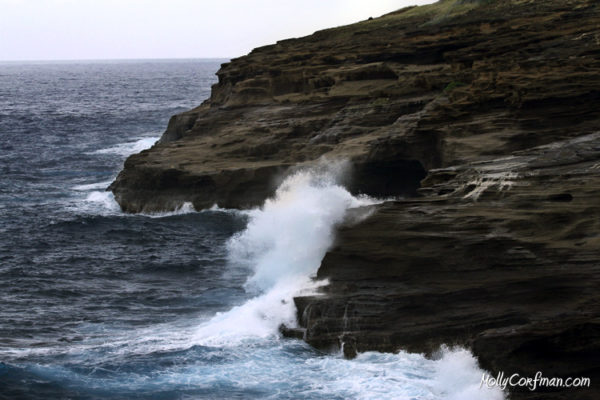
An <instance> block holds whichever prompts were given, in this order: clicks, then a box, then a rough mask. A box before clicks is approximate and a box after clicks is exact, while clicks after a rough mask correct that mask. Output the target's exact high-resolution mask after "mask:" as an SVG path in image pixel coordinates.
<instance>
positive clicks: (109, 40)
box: [0, 0, 434, 61]
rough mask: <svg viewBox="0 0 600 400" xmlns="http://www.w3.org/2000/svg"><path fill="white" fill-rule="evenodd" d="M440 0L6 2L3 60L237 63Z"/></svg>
mask: <svg viewBox="0 0 600 400" xmlns="http://www.w3.org/2000/svg"><path fill="white" fill-rule="evenodd" d="M433 2H434V0H301V1H287V0H279V1H277V0H246V1H244V0H213V1H202V0H0V60H2V61H6V60H69V59H112V58H197V57H224V58H229V57H237V56H241V55H243V54H246V53H248V52H249V51H250V50H251V49H253V48H254V47H257V46H261V45H265V44H270V43H274V42H276V41H277V40H280V39H286V38H290V37H299V36H305V35H308V34H311V33H313V32H314V31H316V30H319V29H324V28H329V27H333V26H339V25H345V24H348V23H352V22H357V21H360V20H364V19H366V18H368V17H370V16H373V17H377V16H379V15H381V14H385V13H387V12H390V11H393V10H396V9H399V8H402V7H405V6H407V5H412V4H428V3H433Z"/></svg>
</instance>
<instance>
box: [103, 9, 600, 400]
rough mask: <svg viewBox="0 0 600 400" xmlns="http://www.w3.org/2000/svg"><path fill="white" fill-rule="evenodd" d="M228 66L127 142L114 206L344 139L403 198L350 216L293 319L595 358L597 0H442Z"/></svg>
mask: <svg viewBox="0 0 600 400" xmlns="http://www.w3.org/2000/svg"><path fill="white" fill-rule="evenodd" d="M218 76H219V82H218V83H217V84H216V85H215V86H214V87H213V90H212V95H211V98H210V99H209V100H207V101H206V102H204V103H203V104H202V105H201V106H199V107H198V108H196V109H193V110H190V111H188V112H185V113H183V114H180V115H178V116H175V117H173V118H172V119H171V121H170V123H169V126H168V128H167V131H166V132H165V134H164V135H163V137H162V139H161V141H160V142H159V143H158V144H157V145H155V146H154V147H153V148H152V149H150V150H147V151H144V152H142V153H140V154H137V155H134V156H131V157H130V158H129V159H128V160H127V161H126V163H125V168H124V170H123V171H122V172H121V173H120V174H119V176H118V178H117V180H116V181H115V182H114V183H113V184H112V185H111V187H110V189H111V190H112V191H113V192H114V194H115V197H116V199H117V200H118V201H119V203H120V204H121V207H122V208H123V210H125V211H129V212H140V211H156V210H168V209H173V208H176V207H177V206H179V205H181V204H182V203H183V202H184V201H191V202H192V203H193V204H194V206H195V207H196V208H205V207H210V206H212V205H213V204H214V203H218V204H219V205H220V206H223V207H249V206H254V205H257V204H260V203H262V201H263V200H264V199H265V198H266V197H268V196H269V195H271V194H272V193H273V190H274V188H275V187H276V186H277V183H278V181H279V180H280V179H281V177H282V176H283V175H284V174H285V173H286V172H289V170H290V169H293V168H298V167H302V166H307V165H312V164H314V163H315V162H317V161H318V160H319V159H323V158H326V159H348V160H350V161H351V163H352V166H353V169H352V174H351V176H350V177H348V180H347V182H345V183H346V185H347V186H348V187H349V188H350V189H351V190H352V191H353V192H356V193H358V192H362V193H368V194H371V195H374V196H399V195H402V196H403V198H404V199H403V200H397V201H394V202H387V203H385V204H383V205H381V206H377V207H375V209H374V211H373V214H372V216H371V217H370V218H368V219H366V220H365V221H363V222H361V223H360V224H358V225H355V226H346V227H342V228H341V229H340V233H339V239H338V242H337V243H338V244H337V246H336V247H335V248H333V249H332V250H331V251H330V252H329V253H328V254H327V256H326V257H325V259H324V261H323V264H322V266H321V269H320V271H319V277H328V278H329V279H330V281H331V284H330V285H329V286H328V287H327V288H326V289H325V291H326V296H321V297H304V298H298V299H296V303H297V306H298V309H299V321H300V324H301V325H302V326H303V330H297V331H292V330H285V329H284V331H285V332H286V333H287V334H291V335H302V336H303V337H304V338H305V339H306V340H307V341H308V342H309V343H311V344H313V345H315V346H317V347H321V348H330V347H332V346H334V347H337V346H340V345H342V344H344V351H345V352H346V354H347V355H348V356H352V354H353V353H354V352H355V351H364V350H368V349H378V350H385V351H393V350H396V349H398V348H406V349H409V350H415V351H431V350H433V349H435V348H436V347H437V346H439V344H441V343H457V344H463V345H468V346H470V347H471V348H472V349H473V350H474V352H475V354H476V355H477V356H478V357H479V359H480V361H481V363H482V364H483V366H484V367H486V368H488V369H490V370H492V371H500V370H502V371H506V372H507V373H512V372H520V373H522V374H525V375H527V376H533V375H534V374H535V372H536V371H538V370H540V371H543V372H544V374H545V375H560V376H593V378H592V382H594V377H595V378H599V377H600V376H599V375H600V365H599V364H598V360H599V359H600V342H599V341H600V329H599V327H600V317H599V316H600V313H599V311H600V296H599V295H598V294H597V293H598V288H599V283H600V282H599V279H600V278H599V272H600V271H599V268H600V239H599V237H600V236H599V232H600V222H599V221H600V206H599V204H600V203H599V201H598V199H599V198H600V133H599V132H600V113H599V111H598V110H599V104H600V101H599V100H600V4H598V2H597V1H595V0H560V1H559V0H547V1H533V0H497V1H493V0H480V1H477V0H473V1H467V0H445V1H441V2H439V3H436V4H434V5H431V6H424V7H416V8H408V9H403V10H400V11H397V12H394V13H391V14H388V15H385V16H383V17H381V18H376V19H373V20H368V21H364V22H360V23H358V24H354V25H349V26H345V27H340V28H335V29H329V30H324V31H320V32H317V33H315V34H313V35H311V36H308V37H305V38H301V39H291V40H285V41H281V42H278V43H277V44H275V45H271V46H266V47H262V48H258V49H255V50H254V51H252V52H251V53H250V54H249V55H247V56H245V57H241V58H238V59H234V60H232V61H231V62H230V63H228V64H224V65H223V66H222V68H221V70H220V71H219V72H218ZM596 386H597V385H596ZM536 393H537V394H536ZM594 394H597V393H594V386H592V390H591V391H587V392H586V391H581V390H580V391H576V392H575V391H573V389H571V390H567V391H557V392H552V393H541V392H539V391H536V392H535V393H533V394H527V393H520V394H519V393H515V394H514V396H520V397H531V398H540V399H541V398H544V399H546V398H563V397H564V398H575V397H577V396H579V397H577V398H594V397H593V395H594ZM536 396H537V397H536ZM573 396H575V397H573ZM585 396H589V397H585Z"/></svg>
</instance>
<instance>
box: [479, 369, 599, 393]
mask: <svg viewBox="0 0 600 400" xmlns="http://www.w3.org/2000/svg"><path fill="white" fill-rule="evenodd" d="M591 384H592V382H591V379H590V378H586V377H567V378H558V377H553V378H548V377H545V376H543V374H542V372H541V371H538V372H536V374H535V376H534V377H526V376H521V375H519V374H512V375H510V376H506V375H505V374H504V372H499V373H498V375H496V376H495V377H494V376H492V375H490V374H488V373H484V374H483V376H482V377H481V384H480V385H479V387H483V385H485V386H487V387H488V388H491V387H494V386H497V387H499V388H500V389H501V390H504V389H506V388H507V387H508V386H510V387H526V388H528V389H529V390H531V391H534V390H536V389H538V388H541V387H545V388H582V387H590V385H591Z"/></svg>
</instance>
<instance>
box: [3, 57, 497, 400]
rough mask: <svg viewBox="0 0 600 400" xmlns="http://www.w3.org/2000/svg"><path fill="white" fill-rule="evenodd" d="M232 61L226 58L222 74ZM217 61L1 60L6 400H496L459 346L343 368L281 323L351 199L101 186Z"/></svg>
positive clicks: (185, 102)
mask: <svg viewBox="0 0 600 400" xmlns="http://www.w3.org/2000/svg"><path fill="white" fill-rule="evenodd" d="M222 61H224V60H222ZM219 65H220V62H219V61H218V60H217V61H215V60H177V61H168V60H160V61H126V62H125V61H106V62H52V63H50V62H48V63H1V64H0V172H1V179H0V399H7V400H8V399H10V400H13V399H263V398H271V399H359V398H364V399H386V398H388V399H481V398H488V399H500V398H502V393H500V392H499V391H485V392H481V391H479V383H480V380H481V373H482V371H481V370H479V369H478V367H477V365H476V360H475V359H474V358H473V357H472V355H471V354H470V353H469V352H468V351H466V350H462V349H453V350H444V351H442V352H441V353H440V357H439V358H438V359H436V360H429V359H426V358H424V357H423V356H422V355H419V354H409V353H405V352H399V353H398V354H380V353H364V354H360V355H359V357H358V358H357V359H355V360H351V361H348V360H344V359H343V358H342V357H341V355H340V354H339V353H337V352H333V353H328V354H325V353H322V352H319V351H316V350H314V349H312V348H310V347H309V346H307V345H306V344H305V343H304V342H302V341H299V340H292V339H283V338H281V337H280V336H279V334H278V331H277V327H278V326H279V324H281V323H286V324H288V325H293V324H294V323H295V310H294V306H293V301H292V300H291V299H292V298H293V296H294V295H297V294H299V293H306V292H315V291H316V290H318V288H317V286H319V285H321V284H324V283H315V282H313V281H312V280H311V279H310V277H311V276H312V275H314V273H315V272H316V269H317V268H318V265H319V263H320V260H321V259H322V257H323V255H324V254H325V252H326V251H327V248H328V247H329V246H330V245H331V243H332V242H333V240H334V234H335V225H336V224H337V223H339V222H341V221H342V220H343V218H344V214H345V211H346V210H347V209H348V208H352V207H358V206H361V205H364V204H366V203H370V202H373V200H372V199H358V198H354V197H353V196H351V195H350V194H349V193H348V192H347V191H346V190H345V189H344V188H343V187H340V186H338V185H336V184H335V182H334V181H333V180H331V179H328V178H324V177H317V176H314V174H311V173H309V172H307V173H299V174H297V175H295V176H292V177H290V178H288V179H287V180H286V181H285V182H284V184H283V185H282V187H281V188H280V189H279V190H278V193H277V196H276V197H275V198H274V199H271V200H269V201H267V202H266V203H265V205H264V206H263V207H261V208H258V209H256V210H250V211H245V212H239V211H236V210H223V209H220V208H218V206H216V207H214V208H213V209H210V210H193V209H192V208H191V206H190V205H184V207H182V209H181V210H178V211H177V212H172V213H164V214H154V215H126V214H123V213H121V211H120V210H119V207H118V205H117V204H116V203H115V202H114V199H113V198H112V195H111V194H110V193H109V192H106V191H105V188H106V187H107V186H108V185H109V184H110V182H111V181H112V180H113V179H114V178H115V177H116V175H117V173H118V172H119V170H120V169H121V167H122V165H123V162H124V160H125V158H126V157H127V155H129V154H132V153H135V152H139V151H141V150H143V149H145V148H148V147H150V146H152V144H153V143H154V142H155V141H156V140H157V139H158V138H159V137H160V134H161V133H162V131H163V130H164V129H165V127H166V125H167V121H168V119H169V117H170V116H171V115H173V114H176V113H178V112H181V111H184V110H187V109H189V108H192V107H194V106H197V105H198V104H200V103H201V102H202V101H203V100H204V99H206V98H207V97H208V96H209V94H210V86H211V85H212V84H213V83H215V82H216V77H215V75H214V74H215V72H216V71H217V70H218V68H219Z"/></svg>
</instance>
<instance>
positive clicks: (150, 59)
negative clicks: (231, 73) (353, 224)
mask: <svg viewBox="0 0 600 400" xmlns="http://www.w3.org/2000/svg"><path fill="white" fill-rule="evenodd" d="M237 57H239V56H237ZM233 58H236V57H139V58H55V59H34V58H31V59H13V60H0V63H27V62H32V63H34V62H38V63H39V62H48V63H50V62H57V63H60V62H94V61H169V60H181V61H184V60H207V61H208V60H215V61H217V60H231V59H233Z"/></svg>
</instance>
